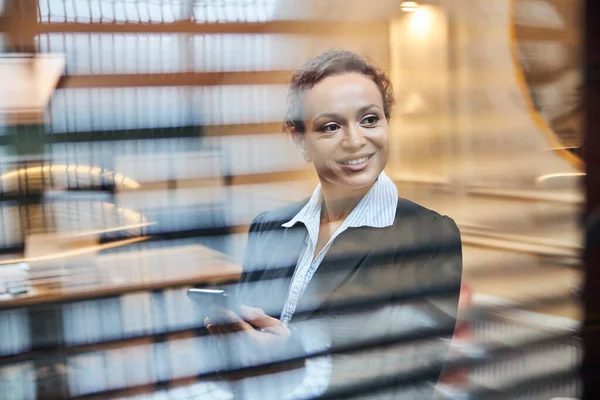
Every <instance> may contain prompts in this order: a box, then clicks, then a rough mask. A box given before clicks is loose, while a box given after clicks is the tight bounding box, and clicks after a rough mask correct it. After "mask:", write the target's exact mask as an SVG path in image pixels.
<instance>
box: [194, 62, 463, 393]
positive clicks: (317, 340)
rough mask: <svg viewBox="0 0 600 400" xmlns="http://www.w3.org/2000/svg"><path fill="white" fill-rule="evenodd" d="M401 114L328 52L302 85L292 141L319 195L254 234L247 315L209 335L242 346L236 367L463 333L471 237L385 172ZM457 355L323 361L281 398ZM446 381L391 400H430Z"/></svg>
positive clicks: (380, 89)
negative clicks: (419, 334)
mask: <svg viewBox="0 0 600 400" xmlns="http://www.w3.org/2000/svg"><path fill="white" fill-rule="evenodd" d="M393 104H394V97H393V91H392V86H391V83H390V81H389V79H388V78H387V77H386V76H385V74H384V73H383V72H381V71H380V70H378V69H377V68H376V67H374V66H372V65H370V64H368V63H367V62H366V61H365V60H363V59H362V58H361V57H359V56H358V55H356V54H354V53H351V52H346V51H330V52H326V53H324V54H322V55H320V56H318V57H316V58H315V59H313V60H311V61H309V62H308V63H307V64H305V65H304V66H303V67H302V68H300V69H299V70H298V71H296V73H295V74H294V76H293V78H292V81H291V84H290V89H289V95H288V112H287V115H286V124H285V129H286V131H287V132H288V133H289V134H290V136H291V138H292V139H293V141H294V143H295V144H296V146H297V148H298V150H299V151H300V152H301V153H302V155H303V156H304V159H305V160H306V161H307V162H311V163H312V164H313V165H314V167H315V170H316V172H317V175H318V177H319V181H320V185H319V186H318V187H317V189H316V190H315V191H314V193H313V195H312V197H311V198H310V199H308V200H304V201H302V202H299V203H297V204H293V205H291V206H288V207H285V208H282V209H278V210H274V211H269V212H266V213H263V214H261V215H259V216H258V217H257V218H256V219H255V220H254V221H253V223H252V225H251V227H250V232H249V239H248V245H247V250H246V258H245V262H244V272H243V275H242V279H241V281H240V283H239V285H238V287H239V290H238V292H237V293H238V296H239V297H238V299H239V301H241V302H242V303H244V304H245V305H247V306H245V307H243V308H242V311H241V313H242V314H243V315H241V316H237V315H235V314H233V313H230V315H229V316H230V318H232V319H234V323H232V324H231V325H229V326H228V327H223V326H216V325H214V324H211V323H210V321H206V323H207V326H208V329H209V331H210V332H211V333H213V334H226V333H233V332H235V335H230V337H235V338H237V340H238V342H237V343H238V345H239V344H240V343H243V344H242V346H243V347H241V348H239V347H238V348H237V349H238V350H239V352H238V351H236V352H235V353H236V354H244V355H245V356H247V359H246V360H244V361H241V360H238V361H239V362H247V363H252V362H263V361H268V360H271V359H272V357H293V356H297V355H301V354H302V353H303V352H309V353H310V352H314V351H319V350H323V349H327V348H332V349H335V348H339V346H344V345H349V344H357V343H364V342H365V341H375V342H376V341H377V340H379V341H380V342H381V341H382V340H386V339H387V340H389V339H390V338H394V337H397V336H399V335H400V336H401V335H402V334H406V332H408V331H410V330H414V329H432V328H440V327H445V328H448V327H449V329H450V331H451V330H452V328H453V326H454V322H455V318H456V308H457V302H458V295H459V290H460V289H459V288H460V281H461V270H462V259H461V241H460V233H459V231H458V229H457V227H456V224H455V223H454V221H452V219H450V218H448V217H446V216H441V215H439V214H437V213H436V212H434V211H431V210H428V209H426V208H424V207H421V206H419V205H417V204H415V203H412V202H410V201H408V200H406V199H402V198H399V197H398V191H397V189H396V187H395V185H394V184H393V182H392V181H391V180H390V179H389V178H388V177H387V176H386V175H385V173H384V172H383V169H384V168H385V166H386V164H387V162H388V157H389V135H390V127H389V121H390V115H391V111H392V106H393ZM427 293H429V295H427ZM407 294H412V297H410V296H407ZM432 296H435V297H432ZM407 297H408V298H407ZM352 305H354V306H355V307H354V308H352ZM349 310H351V311H352V312H349ZM447 347H448V343H447V341H445V342H442V341H440V340H437V341H433V342H432V343H429V344H428V346H423V345H422V344H421V347H419V346H416V345H415V344H414V343H412V342H411V343H404V344H396V345H388V346H387V347H381V346H379V347H376V348H372V349H371V350H369V351H366V352H364V353H362V354H361V353H359V354H357V353H351V354H347V353H346V354H344V353H336V354H334V355H333V356H331V357H321V358H318V359H313V360H310V361H309V362H307V363H306V365H303V366H305V367H306V368H303V369H302V379H304V380H303V382H302V383H301V384H298V385H295V386H294V385H292V384H291V383H290V384H287V383H286V384H284V385H283V386H284V387H285V389H283V390H284V392H283V393H284V394H285V395H286V396H288V395H289V396H290V397H302V396H304V395H308V396H314V395H318V394H321V393H323V392H324V391H327V390H328V391H331V392H336V390H339V389H340V388H341V387H343V386H347V385H348V384H349V383H352V384H355V383H356V384H369V382H375V381H373V379H379V378H381V377H385V376H388V375H389V376H399V375H398V374H401V373H403V371H404V373H407V372H410V371H414V370H415V369H418V368H420V367H423V366H425V367H427V366H431V365H433V366H436V365H439V364H440V356H441V357H442V358H443V354H444V353H445V351H447ZM424 355H427V357H424ZM319 368H320V369H319ZM434 369H435V367H434ZM311 370H313V372H311ZM440 370H441V367H440ZM314 371H316V372H314ZM311 373H312V376H311ZM434 375H435V374H434ZM436 380H437V377H436V378H433V379H432V377H431V375H429V382H415V383H414V384H411V385H404V386H403V387H402V388H401V389H397V390H391V389H390V390H388V391H383V392H382V393H380V395H381V396H384V397H390V398H406V399H421V398H423V399H428V398H431V396H432V393H433V385H434V384H435V382H436ZM261 385H262V386H263V388H264V386H265V385H269V384H268V383H266V381H265V382H263V383H262V384H261ZM273 385H275V384H273ZM308 385H310V386H311V387H308ZM280 386H282V385H280ZM376 386H377V385H376ZM378 387H379V388H380V389H381V385H378ZM303 391H304V393H303ZM356 393H358V392H356ZM281 394H282V393H279V395H281ZM241 396H242V397H253V396H254V395H252V394H248V392H246V394H242V395H241ZM260 396H261V397H262V398H264V393H261V394H260ZM276 396H278V395H276ZM276 396H275V397H276ZM256 397H258V395H256ZM368 397H369V398H371V396H370V395H369V396H368ZM281 398H282V397H281Z"/></svg>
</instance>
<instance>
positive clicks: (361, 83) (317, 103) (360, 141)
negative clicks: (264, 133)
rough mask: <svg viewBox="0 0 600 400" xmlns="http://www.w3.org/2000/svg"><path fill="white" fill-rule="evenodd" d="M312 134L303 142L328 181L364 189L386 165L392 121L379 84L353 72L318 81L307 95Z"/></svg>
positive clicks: (299, 139) (299, 137)
mask: <svg viewBox="0 0 600 400" xmlns="http://www.w3.org/2000/svg"><path fill="white" fill-rule="evenodd" d="M304 110H305V114H304V118H305V120H304V123H305V126H306V133H305V134H304V135H296V136H295V140H296V143H297V145H298V146H299V147H300V148H301V150H302V151H303V152H304V154H305V156H306V158H307V160H308V161H311V160H312V162H313V164H314V166H315V168H316V170H317V174H318V175H319V178H320V179H321V182H322V183H326V182H328V183H331V184H333V185H336V186H337V185H340V186H344V187H346V188H348V189H361V188H365V187H368V186H370V185H371V184H373V182H375V181H376V180H377V177H378V176H379V174H380V173H381V171H382V170H383V168H384V167H385V165H386V164H387V161H388V154H389V125H388V121H387V119H386V118H385V114H384V107H383V99H382V96H381V93H380V92H379V89H378V87H377V85H376V84H375V83H374V82H373V81H372V80H371V79H369V78H368V77H366V76H364V75H362V74H358V73H349V74H344V75H335V76H330V77H327V78H325V79H323V80H322V81H320V82H318V83H317V84H316V85H315V86H314V87H313V88H312V89H311V90H309V91H308V92H306V94H305V97H304Z"/></svg>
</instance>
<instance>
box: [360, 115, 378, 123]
mask: <svg viewBox="0 0 600 400" xmlns="http://www.w3.org/2000/svg"><path fill="white" fill-rule="evenodd" d="M378 121H379V117H378V116H377V115H369V116H367V117H365V118H363V120H362V124H363V125H375V124H376V123H377V122H378Z"/></svg>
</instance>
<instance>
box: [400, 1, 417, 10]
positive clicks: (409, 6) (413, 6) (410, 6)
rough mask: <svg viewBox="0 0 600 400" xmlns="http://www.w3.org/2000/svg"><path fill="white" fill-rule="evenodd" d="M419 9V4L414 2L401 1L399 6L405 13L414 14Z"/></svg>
mask: <svg viewBox="0 0 600 400" xmlns="http://www.w3.org/2000/svg"><path fill="white" fill-rule="evenodd" d="M418 8H419V3H417V2H416V1H403V2H402V3H401V4H400V9H401V10H402V11H405V12H415V11H417V9H418Z"/></svg>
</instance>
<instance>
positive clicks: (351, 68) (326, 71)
mask: <svg viewBox="0 0 600 400" xmlns="http://www.w3.org/2000/svg"><path fill="white" fill-rule="evenodd" d="M349 73H359V74H362V75H365V76H366V77H368V78H370V79H371V80H372V81H373V82H374V83H375V84H376V85H377V87H378V88H379V91H380V92H381V97H382V99H383V111H384V114H385V117H386V119H387V120H388V121H389V120H390V115H391V112H392V107H393V106H394V103H395V98H394V90H393V88H392V83H391V81H390V79H389V78H388V77H387V75H386V74H385V73H384V72H383V71H382V70H381V69H379V68H378V67H376V66H374V65H373V64H370V63H369V62H368V61H367V60H366V59H365V58H363V57H361V56H359V55H358V54H356V53H353V52H351V51H345V50H331V51H327V52H325V53H322V54H320V55H319V56H317V57H315V58H313V59H312V60H310V61H308V62H306V63H305V64H304V65H303V66H302V67H300V68H299V69H298V70H297V71H296V72H294V75H293V76H292V79H291V81H290V84H289V89H288V95H287V111H286V115H285V125H284V130H285V131H288V132H289V131H290V130H291V129H294V130H295V131H296V132H298V133H301V134H304V133H305V132H306V126H304V119H303V107H302V94H303V93H304V92H306V91H308V90H310V89H312V87H313V86H315V85H316V84H317V83H318V82H320V81H322V80H323V79H325V78H327V77H329V76H333V75H343V74H349Z"/></svg>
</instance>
